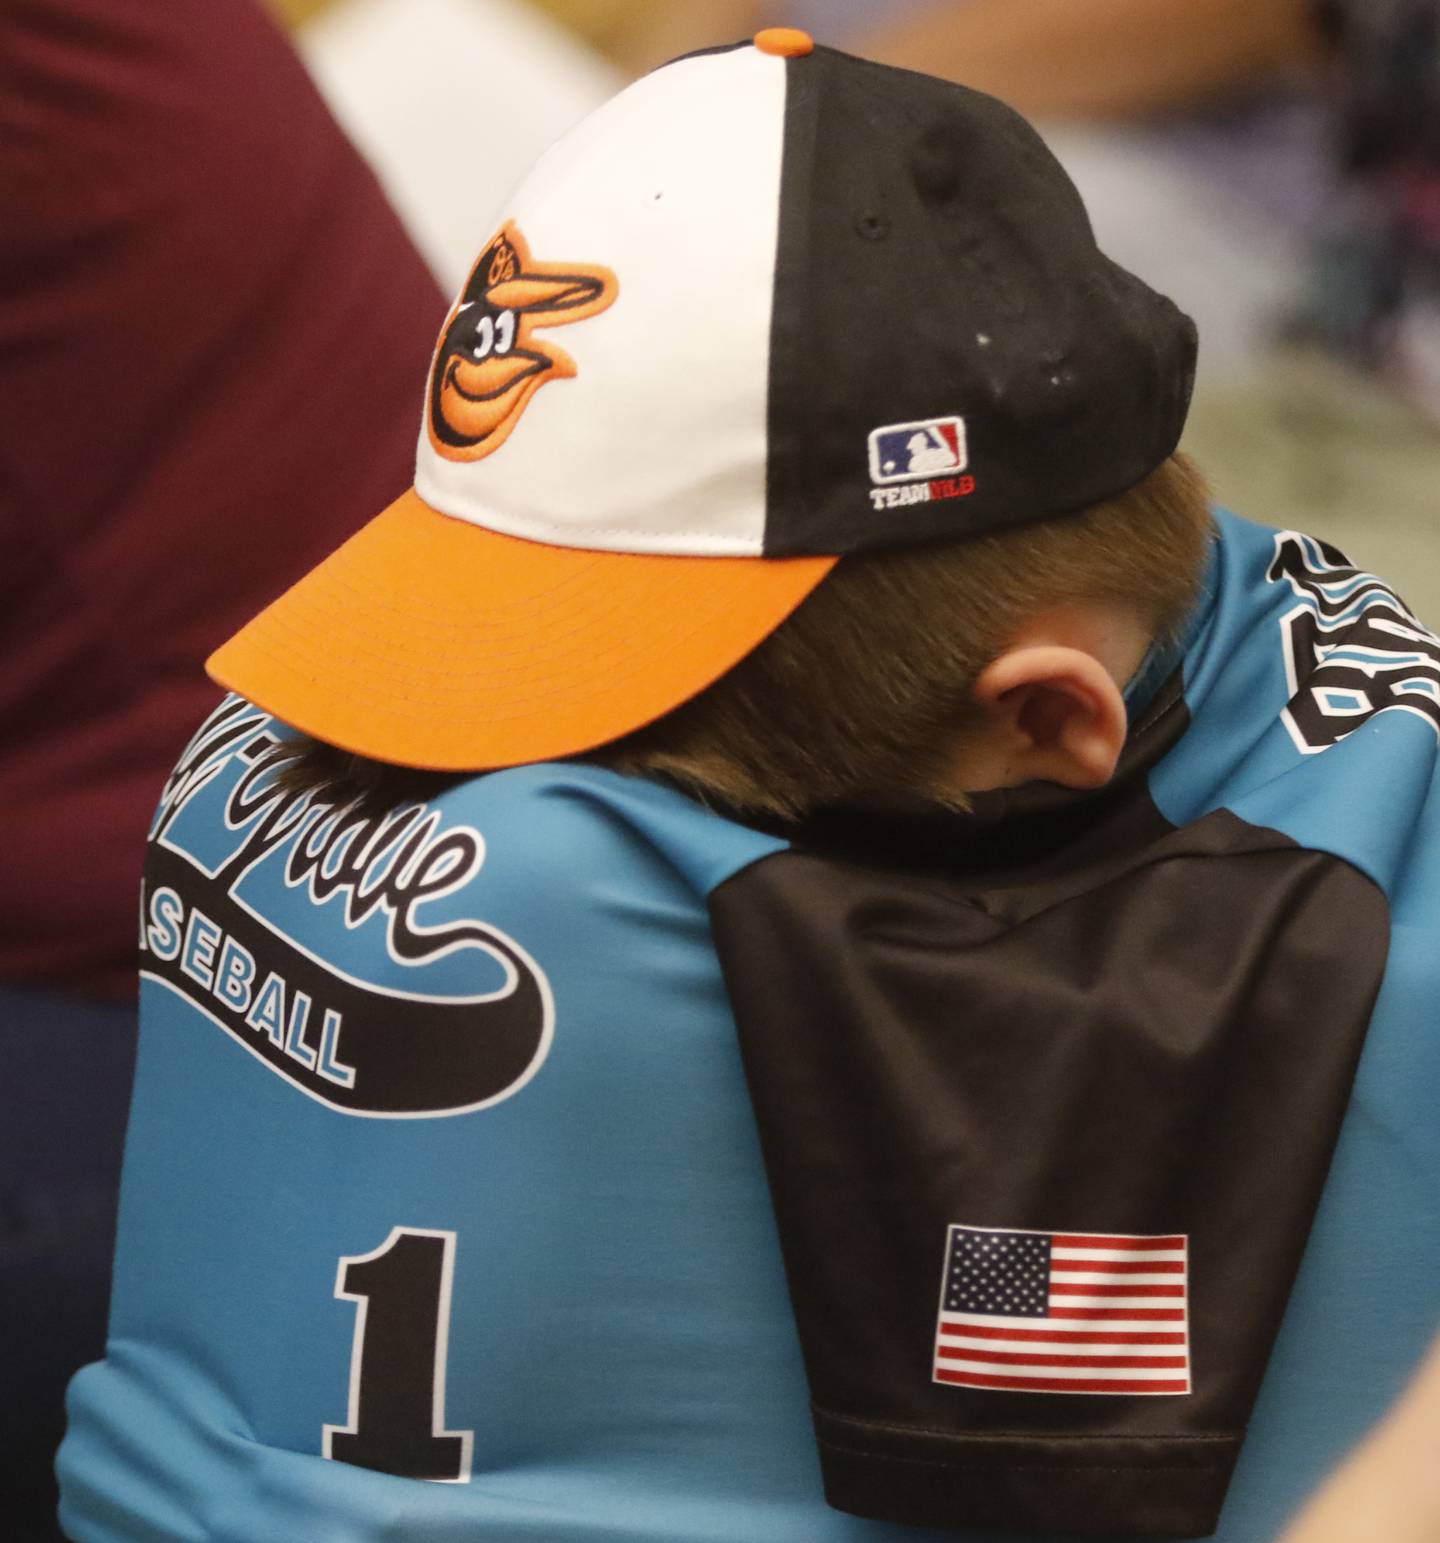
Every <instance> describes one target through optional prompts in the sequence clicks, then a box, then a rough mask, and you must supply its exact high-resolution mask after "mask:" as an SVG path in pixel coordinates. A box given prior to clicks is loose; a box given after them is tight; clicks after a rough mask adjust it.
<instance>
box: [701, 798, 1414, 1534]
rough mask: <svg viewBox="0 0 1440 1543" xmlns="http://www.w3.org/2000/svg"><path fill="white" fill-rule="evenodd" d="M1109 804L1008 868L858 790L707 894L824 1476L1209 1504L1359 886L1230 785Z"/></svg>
mask: <svg viewBox="0 0 1440 1543" xmlns="http://www.w3.org/2000/svg"><path fill="white" fill-rule="evenodd" d="M1127 802H1128V806H1129V813H1128V814H1126V815H1124V817H1120V815H1119V814H1118V813H1117V816H1116V818H1114V819H1112V820H1110V821H1109V822H1108V829H1109V830H1110V832H1111V834H1112V838H1113V839H1111V840H1109V841H1108V842H1106V843H1103V844H1101V845H1098V846H1097V844H1096V843H1095V842H1094V841H1093V840H1090V841H1088V842H1087V843H1086V844H1085V846H1084V847H1083V848H1081V847H1072V846H1070V845H1068V844H1067V843H1066V842H1065V840H1064V839H1063V838H1064V830H1063V827H1062V826H1058V825H1057V826H1053V827H1052V834H1053V835H1054V836H1056V837H1057V840H1058V844H1057V845H1056V846H1054V847H1052V848H1051V849H1050V850H1049V853H1048V856H1047V858H1046V860H1044V861H1037V859H1036V854H1035V852H1034V849H1033V847H1032V849H1031V851H1030V854H1029V855H1028V856H1026V857H1023V858H1022V861H1023V863H1024V866H1023V867H1017V866H1015V865H1014V864H1013V863H1012V864H1011V865H1010V866H1008V867H1007V866H1006V865H1005V863H1004V862H1002V861H1001V860H1000V859H999V858H998V857H997V856H996V855H995V854H996V853H998V852H999V851H1001V850H1002V849H1004V850H1008V851H1012V852H1013V851H1015V850H1016V847H1015V845H1014V844H1013V843H1012V842H1009V841H1005V842H999V841H994V840H982V841H980V842H978V843H977V844H976V846H975V848H974V850H973V853H972V854H971V855H970V856H968V857H967V855H966V850H965V848H964V846H963V844H961V845H959V846H957V847H955V848H954V849H953V850H951V851H949V852H947V853H945V854H944V855H943V860H936V856H935V854H936V852H937V850H938V848H937V847H936V845H935V843H934V842H932V843H930V853H931V855H930V857H929V858H928V859H921V858H919V857H917V856H916V847H915V843H914V842H913V841H907V839H906V838H905V837H904V834H903V833H902V835H901V838H900V839H898V840H897V842H896V843H895V845H894V847H893V848H892V851H891V855H890V857H889V858H888V859H887V858H886V857H885V856H884V855H882V853H881V851H880V849H879V846H878V845H877V841H876V831H877V829H880V827H878V826H877V825H876V823H875V822H874V821H868V822H866V828H867V829H868V831H869V838H868V841H867V843H866V846H865V848H864V849H863V850H862V849H861V848H859V847H856V846H855V845H853V844H847V843H846V842H844V841H843V840H837V841H835V842H827V843H825V844H821V845H817V846H814V847H812V848H811V849H809V850H805V849H803V848H802V849H797V850H793V851H791V852H786V853H782V854H779V855H777V856H775V857H773V858H770V859H767V860H766V861H764V862H762V863H760V864H758V865H756V866H754V867H752V868H749V869H747V870H746V871H745V872H743V873H742V874H740V875H738V876H737V877H736V878H734V879H732V880H731V881H729V882H728V883H727V884H725V885H723V886H722V887H721V888H720V889H719V890H718V891H717V892H716V894H715V896H714V898H713V902H712V918H713V924H714V931H715V937H716V942H717V947H718V949H719V952H720V957H721V960H722V963H723V966H724V970H725V976H726V980H727V983H728V987H729V991H730V995H731V999H732V1002H733V1004H734V1008H735V1014H736V1019H737V1022H738V1025H739V1032H740V1036H741V1043H742V1049H743V1054H744V1058H745V1065H746V1071H747V1075H748V1077H749V1080H750V1088H751V1094H752V1098H753V1101H754V1106H755V1110H756V1114H757V1118H758V1121H759V1127H760V1134H761V1140H762V1144H763V1148H764V1152H765V1159H766V1164H767V1168H768V1172H769V1178H770V1184H771V1190H772V1194H773V1197H774V1202H775V1208H776V1214H777V1218H778V1222H779V1226H780V1233H781V1240H782V1245H783V1250H784V1256H785V1263H786V1269H787V1272H788V1277H789V1283H790V1291H791V1296H792V1300H793V1304H794V1308H795V1313H796V1319H797V1324H798V1328H799V1333H800V1339H801V1344H802V1347H803V1350H804V1354H805V1361H806V1367H807V1371H808V1375H809V1379H810V1388H811V1395H812V1401H813V1406H814V1417H815V1426H816V1432H817V1436H818V1439H819V1447H820V1456H821V1463H822V1467H823V1471H824V1479H825V1487H826V1495H827V1498H828V1499H829V1501H830V1503H831V1504H832V1505H834V1506H836V1507H838V1508H839V1509H841V1510H845V1511H851V1512H854V1513H856V1514H858V1515H861V1516H869V1517H877V1518H882V1519H886V1520H892V1521H899V1522H909V1523H915V1524H921V1525H932V1526H952V1527H969V1526H1004V1527H1013V1528H1034V1529H1043V1530H1053V1531H1071V1532H1080V1533H1083V1532H1122V1533H1140V1534H1144V1533H1157V1532H1158V1533H1165V1534H1170V1535H1184V1536H1199V1535H1203V1534H1206V1533H1208V1532H1211V1531H1213V1529H1214V1527H1215V1525H1216V1523H1217V1518H1218V1515H1219V1510H1220V1506H1221V1502H1222V1500H1223V1498H1224V1495H1225V1490H1226V1487H1227V1484H1228V1482H1229V1477H1230V1472H1231V1469H1232V1467H1233V1464H1234V1462H1235V1459H1236V1456H1237V1455H1238V1451H1239V1447H1240V1442H1241V1439H1242V1436H1243V1433H1244V1429H1245V1425H1246V1421H1247V1419H1248V1417H1249V1413H1250V1409H1251V1406H1252V1404H1253V1402H1254V1399H1255V1395H1256V1391H1257V1389H1258V1386H1259V1383H1260V1379H1261V1376H1262V1374H1263V1372H1264V1368H1265V1364H1266V1360H1267V1358H1268V1355H1269V1352H1270V1347H1271V1345H1272V1342H1273V1339H1274V1336H1275V1333H1276V1331H1277V1329H1278V1326H1279V1322H1280V1318H1281V1314H1282V1312H1283V1310H1284V1307H1285V1303H1286V1299H1287V1297H1288V1294H1289V1291H1290V1288H1291V1285H1292V1283H1293V1280H1294V1276H1295V1273H1296V1270H1297V1269H1298V1266H1299V1261H1300V1256H1301V1252H1302V1250H1303V1248H1304V1245H1305V1240H1306V1237H1307V1234H1308V1232H1309V1228H1310V1224H1311V1220H1312V1217H1313V1214H1314V1209H1315V1206H1316V1204H1317V1202H1318V1199H1319V1195H1320V1190H1321V1186H1322V1184H1323V1181H1324V1177H1325V1173H1326V1169H1327V1167H1328V1164H1329V1160H1330V1155H1331V1152H1332V1150H1333V1147H1334V1143H1335V1140H1336V1138H1337V1135H1338V1132H1339V1126H1340V1122H1341V1118H1342V1116H1343V1113H1344V1109H1345V1105H1346V1102H1347V1098H1348V1095H1349V1091H1350V1085H1351V1080H1352V1078H1353V1075H1354V1067H1355V1063H1356V1060H1357V1058H1358V1055H1359V1051H1360V1048H1361V1044H1362V1042H1363V1038H1364V1034H1365V1029H1366V1026H1367V1023H1368V1021H1369V1016H1370V1012H1371V1008H1372V1006H1373V1002H1374V998H1375V995H1376V992H1377V991H1378V989H1379V983H1380V980H1381V976H1382V974H1383V970H1384V963H1385V955H1386V949H1387V945H1388V929H1389V921H1388V910H1387V905H1386V901H1385V899H1384V896H1383V895H1382V894H1381V892H1380V891H1379V890H1378V889H1377V888H1376V887H1375V886H1374V885H1373V884H1372V883H1371V882H1370V881H1369V880H1368V879H1367V878H1366V877H1364V876H1363V875H1361V874H1360V873H1359V872H1357V871H1356V870H1355V869H1353V868H1351V867H1349V866H1348V865H1346V864H1344V863H1342V862H1340V861H1339V860H1337V859H1335V858H1333V857H1331V856H1329V855H1327V854H1322V853H1315V852H1310V851H1305V850H1302V849H1300V848H1299V847H1297V846H1296V845H1295V844H1294V843H1293V842H1292V841H1290V840H1289V839H1288V838H1286V837H1284V836H1281V835H1278V834H1276V833H1274V832H1272V831H1267V830H1262V829H1256V828H1254V827H1252V826H1249V825H1247V824H1245V823H1244V822H1243V821H1241V820H1239V819H1237V818H1236V817H1235V816H1233V815H1231V814H1229V813H1228V812H1225V811H1220V812H1217V813H1215V814H1212V815H1210V816H1208V817H1207V818H1205V819H1203V820H1201V821H1199V822H1198V823H1196V824H1195V825H1193V826H1190V827H1188V828H1185V829H1183V830H1174V829H1171V828H1170V827H1168V826H1167V825H1165V823H1164V822H1163V821H1162V820H1161V819H1160V817H1159V816H1158V814H1156V813H1155V811H1154V809H1153V805H1151V804H1150V803H1149V800H1148V798H1146V797H1140V798H1133V797H1132V798H1130V799H1129V800H1128V801H1127ZM1137 809H1138V811H1139V812H1138V813H1137ZM1147 811H1148V813H1147ZM954 823H955V822H953V821H952V824H954ZM961 823H962V824H963V822H961ZM1086 824H1087V826H1088V828H1089V829H1090V830H1091V834H1092V836H1093V834H1094V824H1093V822H1086ZM902 853H908V854H909V855H901V854H902ZM1092 1261H1093V1262H1092Z"/></svg>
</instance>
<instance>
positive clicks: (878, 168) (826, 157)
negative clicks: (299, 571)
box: [207, 28, 1195, 770]
mask: <svg viewBox="0 0 1440 1543" xmlns="http://www.w3.org/2000/svg"><path fill="white" fill-rule="evenodd" d="M1194 361H1195V331H1194V326H1193V324H1192V323H1191V322H1190V321H1189V320H1188V318H1186V317H1184V316H1183V315H1182V314H1181V313H1180V312H1179V311H1178V310H1177V309H1176V308H1175V306H1174V305H1172V304H1171V303H1170V301H1168V300H1166V299H1164V298H1163V297H1161V296H1159V295H1157V294H1156V293H1154V292H1153V291H1152V290H1151V289H1149V288H1148V287H1147V286H1146V285H1145V284H1143V283H1142V282H1141V281H1140V280H1139V279H1137V278H1135V277H1134V276H1133V275H1131V274H1129V273H1127V272H1125V271H1124V270H1123V269H1121V268H1120V267H1118V266H1116V265H1115V264H1114V263H1112V262H1111V261H1110V260H1109V259H1108V258H1106V257H1105V256H1104V255H1103V254H1102V253H1101V252H1100V251H1099V249H1098V248H1097V246H1096V244H1095V240H1094V236H1093V234H1092V231H1091V228H1090V223H1089V220H1088V218H1087V216H1086V213H1085V209H1084V206H1083V204H1082V202H1081V200H1080V197H1079V195H1078V193H1077V192H1076V191H1075V189H1074V187H1073V186H1072V184H1071V182H1070V180H1069V178H1068V177H1067V176H1066V174H1065V173H1064V171H1063V170H1062V169H1061V168H1060V166H1059V163H1058V162H1057V161H1056V160H1055V159H1054V157H1053V156H1052V155H1051V154H1050V152H1049V151H1048V150H1047V149H1046V147H1045V145H1044V144H1043V142H1042V141H1041V140H1040V138H1039V136H1038V135H1037V134H1036V133H1035V132H1034V130H1033V129H1031V128H1030V126H1029V125H1028V124H1027V123H1026V122H1025V121H1024V120H1023V119H1022V118H1020V117H1019V116H1018V115H1017V114H1016V113H1014V112H1013V111H1011V110H1010V109H1009V108H1007V107H1005V106H1004V105H1003V104H1001V103H1000V102H998V101H996V100H995V99H993V98H991V97H987V96H985V95H983V94H981V93H979V92H975V91H971V90H968V89H966V88H965V87H963V86H958V85H953V84H950V83H947V82H944V81H940V80H936V79H931V78H930V77H928V76H924V75H919V74H915V73H913V72H910V71H905V70H898V69H893V68H889V67H886V66H882V65H879V64H875V63H872V62H869V61H865V60H861V59H858V58H854V57H851V56H849V55H847V54H844V53H840V52H837V51H835V50H832V49H829V48H823V47H816V46H814V45H813V44H812V42H811V40H810V39H809V38H808V37H807V36H806V35H805V34H803V33H800V32H796V31H794V30H792V29H783V28H781V29H771V30H768V31H766V32H762V33H760V34H758V35H757V37H756V38H755V39H754V41H753V42H750V43H743V44H736V45H733V46H730V47H725V48H719V49H712V50H708V51H705V52H703V53H700V54H693V55H689V56H686V57H684V58H681V59H678V60H676V61H674V62H672V63H670V64H668V65H665V66H664V67H662V68H660V69H658V70H656V71H654V72H653V73H652V74H650V75H648V76H646V77H644V78H643V79H641V80H639V81H637V82H636V83H635V84H633V85H632V86H630V87H629V88H628V89H627V90H625V91H622V92H621V93H620V94H619V95H618V96H617V97H615V98H613V99H612V100H611V101H610V102H608V103H606V104H605V105H604V106H602V107H601V108H600V109H599V110H598V111H596V112H595V113H593V114H591V115H590V116H589V117H588V118H586V119H584V120H583V121H582V122H581V123H580V124H579V125H578V126H577V127H576V128H574V129H573V130H572V131H571V132H570V133H569V134H567V135H566V136H565V137H564V138H563V139H561V140H560V141H559V142H558V143H557V144H555V145H554V146H553V147H552V148H551V149H550V150H549V151H547V152H546V154H545V155H544V156H542V157H541V159H540V160H539V162H538V163H537V164H536V165H535V166H534V168H533V169H532V170H531V172H530V173H529V175H528V176H527V177H526V178H525V179H524V180H523V181H522V182H521V183H520V185H519V186H518V187H517V188H516V189H515V191H514V192H513V193H512V194H511V196H510V198H509V200H508V202H507V203H506V205H505V207H504V209H503V210H502V211H501V212H500V217H499V219H498V221H497V224H496V228H495V233H494V235H493V236H492V237H491V239H490V240H489V241H488V242H487V243H486V245H485V247H484V249H483V251H482V252H481V254H480V256H479V259H478V261H477V262H476V264H475V267H474V269H473V270H472V272H471V273H470V276H469V278H468V279H467V281H466V283H465V285H464V288H463V289H462V291H461V293H460V295H459V296H458V297H457V299H456V301H455V303H454V305H453V306H452V307H451V310H450V312H449V314H448V315H447V317H446V318H445V321H444V324H443V326H442V328H441V331H440V337H439V340H438V342H437V345H436V349H435V354H434V358H433V362H432V365H431V369H430V374H429V378H428V381H427V383H426V386H425V397H424V404H423V410H422V422H421V427H420V436H419V447H418V453H417V463H416V471H415V484H414V487H413V488H412V489H411V490H410V491H409V492H407V493H406V494H405V495H404V496H403V497H401V498H400V499H399V500H398V501H397V502H396V503H395V504H393V505H392V506H391V507H390V508H388V509H387V510H385V511H384V512H383V513H381V514H380V515H379V516H378V517H376V518H375V519H374V520H372V521H371V522H370V523H369V524H368V525H367V526H365V527H363V528H362V529H361V530H360V531H359V532H358V533H357V534H356V535H355V536H354V537H352V538H351V540H350V541H348V542H347V543H346V544H345V545H344V546H343V547H341V548H340V549H339V550H338V551H337V552H335V553H334V554H332V555H331V556H330V557H329V558H328V559H326V560H325V561H324V562H322V563H321V564H320V565H319V567H317V568H316V569H314V570H313V571H312V572H311V573H310V574H308V575H307V576H306V577H304V578H302V579H301V580H300V582H299V583H298V584H296V585H295V586H294V587H293V588H292V589H290V590H289V591H288V592H287V593H286V594H284V595H282V596H281V597H280V598H279V599H278V600H276V601H275V602H274V603H273V604H272V605H270V606H269V607H268V608H267V609H266V610H265V611H263V612H262V613H261V614H260V615H259V616H257V617H256V618H255V619H254V620H253V621H251V622H250V623H249V624H248V625H247V626H246V627H245V628H243V629H242V630H241V631H240V632H239V633H238V634H237V635H236V636H235V637H233V638H232V639H231V640H230V641H229V642H227V643H226V644H224V645H223V646H222V647H221V648H220V649H219V650H218V651H217V652H216V653H215V654H214V655H213V656H212V658H211V659H210V661H209V663H208V666H207V668H208V669H209V671H210V673H211V675H212V676H213V677H214V678H215V680H217V681H218V682H219V683H220V684H222V685H224V686H227V687H230V688H232V689H234V690H236V691H239V692H241V693H242V694H243V695H245V696H247V697H249V698H250V699H251V700H253V701H254V702H256V703H257V704H259V705H260V706H262V707H264V708H265V709H267V710H268V711H270V712H273V713H274V714H276V715H277V716H278V717H280V718H281V719H283V720H285V721H286V722H288V723H291V724H293V725H294V726H295V727H297V728H299V729H302V730H304V731H306V732H308V733H310V734H312V735H314V736H315V737H317V738H319V739H322V740H325V741H328V742H330V743H332V744H336V745H339V746H341V747H343V748H345V749H349V750H354V751H358V752H360V753H362V754H364V755H368V756H372V757H375V758H378V759H381V760H387V761H392V762H397V763H400V764H403V765H410V766H420V767H429V768H434V769H437V770H472V769H473V770H481V769H487V768H495V767H502V766H509V765H515V764H519V763H522V762H527V761H536V760H545V759H551V758H555V757H560V756H566V755H572V754H576V753H579V752H582V751H585V750H589V749H593V748H595V747H597V746H599V745H602V744H604V743H606V742H608V741H610V740H613V739H616V738H618V737H620V736H622V735H624V734H626V733H628V732H630V731H632V730H634V729H637V728H640V727H642V726H643V725H645V724H647V723H649V722H651V721H652V720H654V719H655V718H657V717H659V716H661V715H662V714H664V713H665V712H667V711H669V710H670V709H672V708H674V707H676V706H678V705H679V704H680V703H682V702H684V701H685V700H687V699H688V698H690V697H691V696H693V695H695V694H696V693H698V692H699V691H701V690H702V689H703V688H704V687H706V686H707V685H709V684H710V683H711V682H713V681H714V680H716V679H718V678H719V677H720V676H721V675H723V674H724V673H725V672H726V671H727V670H729V669H730V668H731V667H732V666H733V665H735V664H736V663H737V662H738V661H739V660H740V659H741V658H743V657H744V656H745V655H746V654H747V653H749V652H750V651H751V650H752V649H753V648H755V647H756V646H757V645H758V644H759V643H760V642H762V641H763V640H764V639H765V638H766V637H767V636H768V635H769V634H770V633H771V632H773V631H774V629H775V628H776V627H777V626H779V625H780V623H781V622H783V621H784V620H785V618H786V617H787V616H788V615H790V613H791V612H792V611H793V610H794V609H795V608H796V607H797V606H798V605H800V604H801V603H802V602H803V601H804V599H805V598H806V597H807V596H808V595H809V594H810V593H811V592H812V591H813V590H814V589H815V587H816V586H817V585H819V584H820V583H822V582H823V581H824V579H825V576H826V575H827V574H828V573H829V572H830V571H831V569H832V568H833V566H834V564H835V562H836V561H837V560H838V559H839V558H841V557H843V556H846V555H849V554H852V553H859V552H867V551H876V550H880V549H884V548H895V547H902V546H910V545H914V544H917V543H924V542H938V541H955V540H963V539H966V538H969V537H973V536H976V535H979V534H982V533H985V532H989V531H995V530H1000V529H1003V528H1006V527H1010V526H1016V525H1021V524H1024V523H1026V522H1030V521H1034V520H1039V519H1048V518H1054V517H1057V516H1062V515H1064V514H1066V513H1067V512H1070V511H1074V510H1078V509H1081V508H1084V507H1086V506H1088V505H1090V504H1093V503H1095V502H1098V501H1100V500H1102V499H1104V498H1107V497H1111V496H1114V495H1115V494H1118V493H1120V492H1122V491H1124V490H1125V489H1127V488H1129V487H1131V486H1133V485H1134V484H1136V483H1138V482H1140V481H1141V480H1142V479H1143V478H1144V477H1145V476H1146V475H1147V474H1148V473H1149V472H1150V471H1152V470H1153V469H1154V468H1155V467H1156V466H1158V465H1159V464H1160V462H1161V461H1163V460H1164V459H1165V457H1166V456H1167V455H1169V453H1170V452H1171V451H1172V450H1173V449H1174V447H1175V444H1176V442H1177V440H1178V439H1179V435H1180V430H1181V427H1182V424H1183V421H1184V417H1185V413H1186V410H1187V407H1188V403H1189V397H1190V390H1191V384H1192V380H1193V375H1194ZM356 448H357V453H361V454H363V446H357V447H356Z"/></svg>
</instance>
